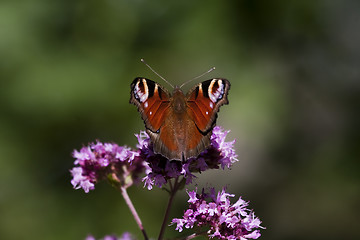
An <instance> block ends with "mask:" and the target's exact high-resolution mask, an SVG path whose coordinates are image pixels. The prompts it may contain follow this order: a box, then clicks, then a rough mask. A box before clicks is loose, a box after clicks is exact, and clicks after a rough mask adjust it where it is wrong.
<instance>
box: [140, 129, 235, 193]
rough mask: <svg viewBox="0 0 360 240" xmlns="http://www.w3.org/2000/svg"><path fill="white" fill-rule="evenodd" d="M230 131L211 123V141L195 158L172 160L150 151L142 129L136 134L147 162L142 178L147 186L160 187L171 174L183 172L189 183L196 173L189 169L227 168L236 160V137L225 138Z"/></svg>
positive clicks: (195, 170) (175, 174) (141, 156)
mask: <svg viewBox="0 0 360 240" xmlns="http://www.w3.org/2000/svg"><path fill="white" fill-rule="evenodd" d="M229 132H230V131H223V129H222V128H221V127H218V126H216V127H214V129H213V131H212V135H211V145H210V146H209V148H207V149H206V150H204V151H203V152H202V153H200V154H199V155H198V156H197V157H196V158H189V159H187V160H186V161H185V162H181V161H171V160H169V159H167V158H165V157H163V156H162V155H160V154H155V153H154V152H153V150H152V149H153V148H152V144H151V142H150V138H149V136H148V135H147V134H146V133H145V132H141V133H140V134H139V135H136V136H137V138H138V142H139V144H138V145H137V147H138V148H139V150H140V154H139V156H138V157H139V158H142V159H143V160H144V161H146V162H147V163H148V169H147V176H146V177H145V178H144V179H143V181H144V183H145V186H146V187H147V188H148V189H149V190H150V189H152V187H153V185H156V186H158V187H162V186H163V185H164V184H166V183H167V181H168V180H169V179H171V178H177V177H179V176H183V177H184V179H185V180H186V184H190V183H191V182H192V180H193V178H194V177H195V176H194V175H193V174H192V173H196V172H202V171H205V170H208V169H218V168H219V167H221V168H222V169H224V168H225V167H227V168H230V167H231V166H232V164H233V163H234V162H236V161H238V160H237V155H236V153H235V150H234V148H233V145H234V143H235V140H233V141H231V142H226V141H225V138H226V135H227V134H228V133H229Z"/></svg>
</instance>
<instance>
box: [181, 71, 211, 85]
mask: <svg viewBox="0 0 360 240" xmlns="http://www.w3.org/2000/svg"><path fill="white" fill-rule="evenodd" d="M214 70H215V67H212V68H210V69H209V70H207V71H206V72H204V73H202V74H200V75H199V76H197V77H194V78H193V79H190V80H189V81H186V82H184V83H183V84H181V86H180V88H182V87H183V86H184V85H185V84H188V83H189V82H191V81H194V80H195V79H198V78H201V77H202V76H204V75H205V74H208V73H209V72H212V71H214Z"/></svg>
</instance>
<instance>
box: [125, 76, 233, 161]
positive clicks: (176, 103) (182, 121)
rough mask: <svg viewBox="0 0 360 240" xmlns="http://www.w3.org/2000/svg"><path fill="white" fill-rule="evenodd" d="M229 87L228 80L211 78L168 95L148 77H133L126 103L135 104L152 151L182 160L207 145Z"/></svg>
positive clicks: (176, 88)
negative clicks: (150, 142)
mask: <svg viewBox="0 0 360 240" xmlns="http://www.w3.org/2000/svg"><path fill="white" fill-rule="evenodd" d="M229 88H230V82H229V81H228V80H226V79H212V80H207V81H204V82H202V83H199V84H198V85H196V86H195V87H194V88H193V89H192V90H190V91H189V92H188V93H187V94H186V95H184V93H183V92H182V90H181V89H180V88H179V87H175V88H174V90H173V94H172V95H171V94H170V93H169V92H168V91H167V90H166V89H165V88H163V87H161V86H160V85H159V84H157V83H155V82H153V81H151V80H149V79H145V78H136V79H135V80H134V81H133V82H132V84H131V93H130V94H131V98H130V103H132V104H135V105H136V106H137V107H138V110H139V112H140V114H141V116H142V119H143V120H144V123H145V127H146V132H147V133H148V134H149V136H150V138H151V141H152V143H153V149H154V152H155V153H160V154H162V155H163V156H165V157H166V158H168V159H176V160H186V159H188V158H190V157H196V156H197V155H198V154H199V153H200V152H202V151H203V150H205V149H206V148H207V147H208V146H209V144H210V136H211V133H212V129H213V127H214V126H215V123H216V118H217V112H218V109H219V107H220V106H221V105H223V104H227V103H228V100H227V94H228V90H229Z"/></svg>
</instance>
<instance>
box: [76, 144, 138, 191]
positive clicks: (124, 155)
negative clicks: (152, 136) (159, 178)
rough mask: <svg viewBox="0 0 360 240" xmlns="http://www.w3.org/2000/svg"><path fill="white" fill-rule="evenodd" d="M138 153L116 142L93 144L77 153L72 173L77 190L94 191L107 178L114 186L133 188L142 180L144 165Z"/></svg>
mask: <svg viewBox="0 0 360 240" xmlns="http://www.w3.org/2000/svg"><path fill="white" fill-rule="evenodd" d="M136 156H138V152H135V151H132V150H130V149H129V148H127V147H122V146H118V145H117V144H114V143H101V142H99V141H98V142H97V143H91V144H90V145H89V146H84V147H83V148H81V149H80V151H77V150H74V152H73V157H74V158H75V159H76V160H75V162H74V164H75V165H78V166H76V167H74V168H73V169H71V170H70V172H71V175H72V177H73V179H72V180H71V184H72V185H73V187H74V188H75V189H79V188H82V189H84V191H85V192H86V193H88V192H89V190H93V189H94V188H95V183H97V182H98V181H100V180H104V179H108V180H110V181H111V183H113V184H120V185H121V186H126V187H127V186H130V185H131V184H132V183H133V181H139V180H140V174H142V173H143V172H144V171H145V164H144V162H143V161H141V159H139V158H136Z"/></svg>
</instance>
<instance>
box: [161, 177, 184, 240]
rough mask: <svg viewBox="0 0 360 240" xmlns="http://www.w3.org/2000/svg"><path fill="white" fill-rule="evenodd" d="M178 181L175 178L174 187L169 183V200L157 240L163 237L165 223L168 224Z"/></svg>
mask: <svg viewBox="0 0 360 240" xmlns="http://www.w3.org/2000/svg"><path fill="white" fill-rule="evenodd" d="M178 179H179V177H177V178H176V179H175V182H174V186H173V185H172V184H171V182H170V184H169V185H170V198H169V202H168V205H167V208H166V212H165V215H164V220H163V223H162V225H161V229H160V233H159V237H158V240H162V239H163V237H164V233H165V228H166V226H167V222H168V218H169V214H170V209H171V206H172V203H173V200H174V197H175V194H176V192H177V190H178V187H179V186H178V184H179V183H178Z"/></svg>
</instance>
